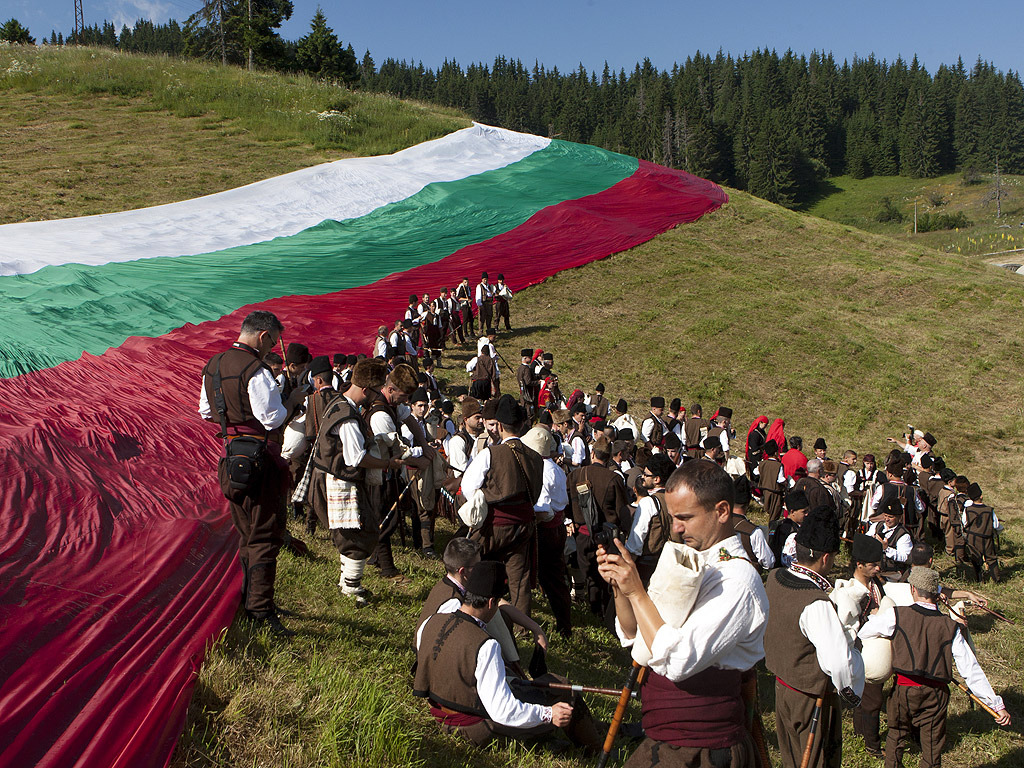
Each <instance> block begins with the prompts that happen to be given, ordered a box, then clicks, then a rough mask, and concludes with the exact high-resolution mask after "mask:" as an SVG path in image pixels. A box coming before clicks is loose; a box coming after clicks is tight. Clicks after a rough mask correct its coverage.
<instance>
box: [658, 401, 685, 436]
mask: <svg viewBox="0 0 1024 768" xmlns="http://www.w3.org/2000/svg"><path fill="white" fill-rule="evenodd" d="M685 418H686V409H685V408H683V401H682V400H681V399H680V398H678V397H673V398H672V400H671V401H670V402H669V404H668V409H667V410H666V412H665V414H664V416H663V417H662V420H663V421H664V422H665V426H666V427H668V431H669V432H674V433H675V434H676V436H677V437H679V440H680V442H682V432H683V423H682V422H683V419H685Z"/></svg>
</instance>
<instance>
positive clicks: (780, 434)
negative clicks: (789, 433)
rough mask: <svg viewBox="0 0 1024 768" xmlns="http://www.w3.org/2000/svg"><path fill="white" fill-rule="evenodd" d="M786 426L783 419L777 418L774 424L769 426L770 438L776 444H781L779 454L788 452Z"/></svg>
mask: <svg viewBox="0 0 1024 768" xmlns="http://www.w3.org/2000/svg"><path fill="white" fill-rule="evenodd" d="M785 426H786V422H784V421H783V420H782V419H776V420H775V421H773V422H772V425H771V426H770V427H768V439H769V440H774V441H775V444H776V445H777V446H779V456H781V455H782V454H783V453H785V452H786V433H785V431H784V430H783V427H785Z"/></svg>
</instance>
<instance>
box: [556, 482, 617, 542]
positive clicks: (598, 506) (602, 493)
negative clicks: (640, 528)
mask: <svg viewBox="0 0 1024 768" xmlns="http://www.w3.org/2000/svg"><path fill="white" fill-rule="evenodd" d="M584 483H585V484H586V485H587V486H588V487H589V488H590V493H591V496H592V497H593V500H594V509H595V511H596V512H597V514H598V524H599V525H600V524H602V523H612V524H614V525H617V526H618V527H619V528H620V529H622V530H623V535H625V533H626V532H627V531H628V528H627V526H628V523H629V516H628V513H627V507H628V501H627V499H626V484H625V482H623V480H622V478H621V477H619V476H618V475H617V474H615V472H614V471H613V470H611V469H608V467H606V466H604V465H602V464H588V465H587V466H585V467H577V468H576V469H574V470H573V471H572V472H570V473H569V478H568V480H567V482H566V485H567V486H568V489H569V503H570V505H571V506H572V516H573V522H575V523H576V525H586V524H587V521H586V520H584V519H583V513H582V512H581V511H580V497H579V492H578V491H577V490H576V486H577V485H582V484H584ZM595 533H597V531H592V532H591V534H590V535H591V536H593V535H594V534H595Z"/></svg>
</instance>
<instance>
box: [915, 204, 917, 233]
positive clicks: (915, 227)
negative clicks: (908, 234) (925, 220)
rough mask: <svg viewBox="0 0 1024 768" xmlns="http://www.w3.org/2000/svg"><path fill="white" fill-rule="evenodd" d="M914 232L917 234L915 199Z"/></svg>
mask: <svg viewBox="0 0 1024 768" xmlns="http://www.w3.org/2000/svg"><path fill="white" fill-rule="evenodd" d="M914 234H915V235H916V234H917V200H915V201H914Z"/></svg>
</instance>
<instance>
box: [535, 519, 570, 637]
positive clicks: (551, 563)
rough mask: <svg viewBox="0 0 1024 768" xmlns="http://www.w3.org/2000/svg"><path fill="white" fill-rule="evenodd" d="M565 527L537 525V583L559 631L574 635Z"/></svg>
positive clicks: (559, 524) (557, 524)
mask: <svg viewBox="0 0 1024 768" xmlns="http://www.w3.org/2000/svg"><path fill="white" fill-rule="evenodd" d="M565 539H566V533H565V526H564V525H563V524H562V523H560V522H559V523H556V524H555V525H545V524H543V523H541V524H540V525H538V526H537V581H538V582H539V583H540V588H541V589H542V590H544V594H545V595H547V598H548V602H549V603H551V612H552V613H553V614H554V615H555V628H556V629H557V630H558V631H559V632H561V633H562V634H563V635H567V634H569V633H570V632H572V598H571V597H570V595H569V572H568V570H567V569H566V567H565Z"/></svg>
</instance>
